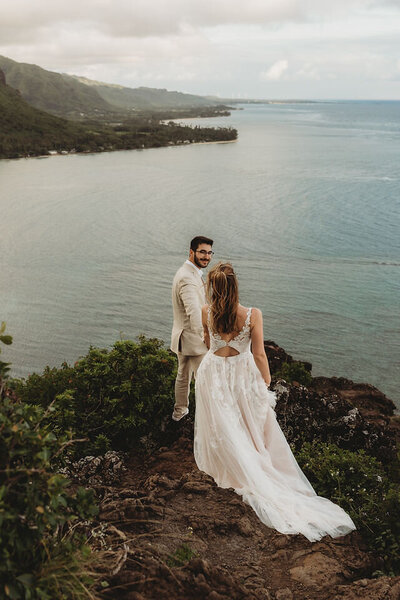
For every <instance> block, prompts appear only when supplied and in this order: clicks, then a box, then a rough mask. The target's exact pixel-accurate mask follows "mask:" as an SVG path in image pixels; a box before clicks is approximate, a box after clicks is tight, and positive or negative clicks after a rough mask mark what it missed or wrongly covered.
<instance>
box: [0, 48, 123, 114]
mask: <svg viewBox="0 0 400 600" xmlns="http://www.w3.org/2000/svg"><path fill="white" fill-rule="evenodd" d="M0 69H2V71H4V73H5V75H6V80H7V83H8V85H10V86H11V87H13V88H15V89H17V90H19V91H20V92H21V95H22V97H23V99H24V100H26V102H28V103H29V104H31V105H32V106H34V107H35V108H37V109H39V110H44V111H46V112H50V113H52V114H55V115H58V116H65V117H69V116H73V115H74V114H79V113H85V114H86V113H87V112H90V113H96V112H108V111H111V110H112V107H111V106H109V105H108V103H107V102H106V101H105V100H104V99H103V98H101V97H100V96H99V94H98V93H97V92H96V90H95V89H94V88H91V87H89V86H85V85H83V84H82V83H80V82H78V81H75V80H74V79H73V78H70V79H68V80H67V79H65V77H64V76H63V75H61V74H60V73H53V72H51V71H46V70H45V69H42V68H41V67H38V66H37V65H31V64H27V63H18V62H16V61H14V60H11V59H10V58H6V57H4V56H0Z"/></svg>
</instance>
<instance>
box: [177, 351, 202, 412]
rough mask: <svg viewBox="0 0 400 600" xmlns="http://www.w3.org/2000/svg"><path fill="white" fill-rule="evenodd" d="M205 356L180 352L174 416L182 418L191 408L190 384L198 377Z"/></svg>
mask: <svg viewBox="0 0 400 600" xmlns="http://www.w3.org/2000/svg"><path fill="white" fill-rule="evenodd" d="M203 357H204V354H198V355H197V356H186V355H185V354H182V352H178V374H177V376H176V381H175V406H174V415H175V416H176V417H178V418H179V417H181V416H182V415H184V414H185V413H186V410H187V408H188V406H189V392H190V382H191V381H192V377H193V376H194V377H196V373H197V369H198V367H199V365H200V363H201V361H202V359H203Z"/></svg>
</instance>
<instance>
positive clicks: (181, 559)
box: [167, 544, 197, 567]
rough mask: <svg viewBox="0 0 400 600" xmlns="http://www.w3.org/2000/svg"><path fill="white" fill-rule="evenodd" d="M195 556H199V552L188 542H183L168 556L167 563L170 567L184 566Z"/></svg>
mask: <svg viewBox="0 0 400 600" xmlns="http://www.w3.org/2000/svg"><path fill="white" fill-rule="evenodd" d="M195 556H197V553H196V552H195V551H194V550H192V549H191V547H190V546H188V544H182V545H181V546H178V548H177V549H176V550H175V552H174V553H173V554H171V555H170V556H169V557H168V560H167V565H168V566H169V567H183V566H184V565H185V564H186V563H188V562H189V561H190V560H192V558H194V557H195Z"/></svg>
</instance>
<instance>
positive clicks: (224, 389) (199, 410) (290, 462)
mask: <svg viewBox="0 0 400 600" xmlns="http://www.w3.org/2000/svg"><path fill="white" fill-rule="evenodd" d="M207 288H208V297H209V301H210V304H209V305H206V306H204V307H203V309H202V321H203V328H204V341H205V342H206V345H207V347H208V349H209V350H208V352H207V354H206V355H205V357H204V359H203V361H202V362H201V364H200V367H199V369H198V372H197V377H196V417H195V434H194V456H195V460H196V463H197V466H198V467H199V469H200V470H201V471H204V472H205V473H208V474H209V475H211V476H212V477H213V478H214V479H215V481H216V483H217V484H218V485H219V486H220V487H222V488H234V490H235V492H236V493H237V494H240V495H241V496H242V498H243V500H244V502H246V503H247V504H249V505H250V506H251V507H252V508H253V510H254V511H255V512H256V514H257V516H258V517H259V519H260V520H261V521H262V522H263V523H265V525H267V526H268V527H273V528H274V529H276V530H277V531H279V532H281V533H285V534H297V533H302V534H303V535H304V536H305V537H306V538H308V539H309V540H310V541H311V542H314V541H316V540H319V539H321V538H322V537H323V536H324V535H327V534H329V535H330V536H332V537H340V536H342V535H345V534H347V533H349V532H350V531H352V530H354V529H355V525H354V523H353V521H352V520H351V519H350V517H349V516H348V515H347V513H345V511H344V510H343V509H342V508H340V507H339V506H337V505H336V504H334V503H333V502H331V501H330V500H328V499H327V498H323V497H321V496H317V494H316V493H315V491H314V490H313V488H312V486H311V484H310V482H309V481H308V479H307V478H306V476H305V475H304V473H303V472H302V471H301V469H300V467H299V465H298V464H297V462H296V459H295V458H294V456H293V454H292V452H291V449H290V446H289V444H288V443H287V441H286V439H285V437H284V435H283V433H282V430H281V428H280V427H279V424H278V422H277V420H276V417H275V411H274V410H273V409H274V407H275V403H276V398H275V394H274V393H273V392H271V391H270V390H269V389H268V385H269V384H270V382H271V375H270V371H269V366H268V360H267V357H266V354H265V350H264V342H263V340H264V338H263V322H262V314H261V311H260V310H259V309H258V308H245V307H244V306H242V305H241V304H239V293H238V283H237V279H236V275H235V273H234V271H233V268H232V265H231V264H229V263H219V264H217V265H215V266H214V267H213V268H212V269H211V270H210V272H209V275H208V281H207ZM250 346H251V350H250Z"/></svg>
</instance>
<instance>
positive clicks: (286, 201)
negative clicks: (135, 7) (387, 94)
mask: <svg viewBox="0 0 400 600" xmlns="http://www.w3.org/2000/svg"><path fill="white" fill-rule="evenodd" d="M201 122H202V123H205V124H207V123H212V124H213V125H214V124H216V125H223V126H226V125H232V126H234V127H237V129H238V131H239V140H238V141H237V142H235V143H231V144H203V145H193V146H184V147H176V148H160V149H154V150H146V151H131V152H116V153H107V154H98V155H85V156H76V155H72V156H65V157H51V158H48V159H45V160H38V159H29V160H15V161H0V186H1V187H0V190H1V191H0V215H1V222H2V227H1V231H2V235H1V239H0V256H1V258H0V261H1V270H0V320H6V321H7V326H8V330H9V332H10V333H11V334H12V335H13V336H14V344H13V346H11V347H10V348H6V349H4V350H3V354H2V358H3V360H6V359H7V360H11V361H12V363H13V373H14V374H15V375H17V376H26V375H27V374H28V373H30V372H32V371H40V370H42V369H43V368H44V366H45V365H46V364H50V365H59V364H60V363H61V362H62V361H63V360H67V361H74V360H76V359H77V358H78V357H79V356H80V355H82V354H84V353H86V352H87V350H88V347H89V345H90V344H93V345H96V346H105V347H108V346H110V345H111V344H112V343H113V342H114V341H115V340H116V339H119V338H120V337H123V338H127V337H129V338H134V337H135V336H136V335H138V334H139V333H141V332H143V333H145V334H146V335H150V336H158V337H161V338H163V339H164V340H165V341H168V339H169V334H170V329H171V324H172V311H171V307H170V286H171V281H172V277H173V274H174V272H175V270H176V269H177V267H178V266H179V265H180V264H181V262H183V260H184V258H185V257H186V253H187V246H188V242H189V240H190V239H191V237H193V236H194V235H196V234H198V233H204V234H205V235H209V236H211V237H213V238H214V240H215V246H214V249H215V252H216V255H215V259H216V260H219V259H222V260H226V259H229V260H231V261H232V262H233V264H234V266H235V268H236V271H237V273H238V275H239V281H240V289H241V301H242V303H243V304H245V305H254V306H258V307H260V308H261V309H262V311H263V314H264V331H265V337H266V338H269V339H274V340H275V341H276V342H277V343H279V344H280V345H282V346H283V347H284V348H285V349H286V350H287V351H288V352H290V353H291V354H293V355H294V356H295V357H296V358H303V359H305V360H310V361H311V362H312V363H313V374H314V375H321V374H324V375H328V376H330V375H338V376H346V377H349V378H351V379H353V380H355V381H366V382H369V383H372V384H374V385H376V386H377V387H379V388H380V389H381V390H382V391H384V392H385V393H386V394H387V395H389V396H390V397H391V398H392V399H394V400H395V401H396V402H397V403H398V405H399V406H400V392H399V391H398V386H399V383H400V366H399V364H400V361H399V358H400V325H399V306H400V303H399V291H400V277H399V273H400V271H399V268H400V236H399V231H400V228H399V225H400V206H399V204H400V202H399V198H400V185H399V181H400V167H399V163H400V161H399V157H400V102H343V103H337V102H335V103H316V104H307V105H305V104H301V105H253V106H251V105H250V106H245V107H244V110H239V111H235V112H233V113H232V116H231V117H228V118H221V119H219V120H217V121H216V120H214V119H213V120H211V119H210V120H207V121H201Z"/></svg>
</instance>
